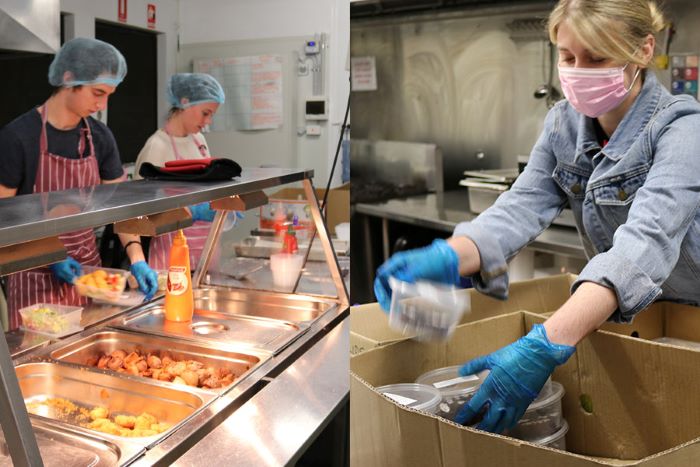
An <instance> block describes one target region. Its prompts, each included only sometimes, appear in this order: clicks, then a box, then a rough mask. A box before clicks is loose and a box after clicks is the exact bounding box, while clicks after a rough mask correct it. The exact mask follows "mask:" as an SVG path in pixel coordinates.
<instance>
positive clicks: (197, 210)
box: [189, 202, 216, 222]
mask: <svg viewBox="0 0 700 467" xmlns="http://www.w3.org/2000/svg"><path fill="white" fill-rule="evenodd" d="M189 209H190V213H191V214H192V220H193V221H194V222H197V221H205V222H211V221H213V220H214V215H216V211H214V210H213V209H212V208H210V207H209V203H207V202H205V203H199V204H193V205H192V206H190V207H189Z"/></svg>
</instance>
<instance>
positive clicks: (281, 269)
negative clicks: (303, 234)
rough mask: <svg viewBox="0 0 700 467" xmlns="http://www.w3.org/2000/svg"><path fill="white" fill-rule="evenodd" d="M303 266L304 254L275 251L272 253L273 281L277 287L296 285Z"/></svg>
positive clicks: (286, 287)
mask: <svg viewBox="0 0 700 467" xmlns="http://www.w3.org/2000/svg"><path fill="white" fill-rule="evenodd" d="M303 266H304V255H300V254H293V253H274V254H272V255H270V269H271V270H272V282H274V284H275V285H276V286H277V287H283V288H285V289H289V288H292V287H294V284H296V282H297V278H298V277H299V273H300V272H301V268H302V267H303Z"/></svg>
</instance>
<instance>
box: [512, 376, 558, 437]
mask: <svg viewBox="0 0 700 467" xmlns="http://www.w3.org/2000/svg"><path fill="white" fill-rule="evenodd" d="M545 389H546V387H545V388H543V391H541V392H540V395H539V396H538V397H537V399H535V400H534V401H533V402H532V404H530V406H529V407H528V408H527V410H526V411H525V414H524V415H523V417H522V418H521V419H520V421H519V422H518V424H517V425H516V426H515V427H514V428H512V429H511V430H510V431H509V432H508V435H509V436H512V437H513V438H518V439H522V440H524V441H532V442H535V441H536V440H539V439H542V438H546V437H548V436H551V435H553V434H555V433H557V432H558V431H559V430H560V429H561V427H562V426H563V425H564V423H565V422H564V418H563V416H562V411H561V399H562V397H564V386H562V385H561V384H559V383H557V382H556V381H552V383H551V390H549V391H546V390H545Z"/></svg>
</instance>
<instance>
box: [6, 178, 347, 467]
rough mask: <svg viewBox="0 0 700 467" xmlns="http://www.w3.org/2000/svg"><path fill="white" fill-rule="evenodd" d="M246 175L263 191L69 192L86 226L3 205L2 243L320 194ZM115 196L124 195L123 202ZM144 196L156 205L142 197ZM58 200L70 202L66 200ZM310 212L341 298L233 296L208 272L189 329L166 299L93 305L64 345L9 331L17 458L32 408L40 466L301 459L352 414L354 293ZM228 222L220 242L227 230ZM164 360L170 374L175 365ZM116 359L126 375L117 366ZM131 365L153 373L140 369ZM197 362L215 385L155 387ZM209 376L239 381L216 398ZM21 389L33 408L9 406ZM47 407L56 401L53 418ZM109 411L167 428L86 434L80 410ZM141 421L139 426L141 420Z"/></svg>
mask: <svg viewBox="0 0 700 467" xmlns="http://www.w3.org/2000/svg"><path fill="white" fill-rule="evenodd" d="M245 173H246V171H245V170H244V174H245ZM248 173H249V174H251V173H252V174H253V178H256V180H251V179H247V180H246V179H243V180H237V181H235V182H224V183H214V184H207V185H193V184H171V183H170V182H167V183H161V184H158V183H151V184H150V186H146V185H149V184H148V183H144V182H127V183H124V184H119V185H121V186H119V185H118V186H117V187H114V188H112V191H111V192H110V196H104V197H102V198H101V202H99V203H95V202H94V200H95V198H99V196H89V197H87V198H86V197H85V196H84V193H68V191H72V190H68V191H67V192H60V193H58V195H60V194H61V193H63V194H64V195H66V196H68V197H70V198H71V202H73V203H77V204H78V205H79V206H82V209H81V212H80V214H78V215H69V216H68V217H67V218H64V219H63V220H62V221H56V220H55V219H51V218H46V217H42V216H41V215H40V214H36V213H35V214H32V213H30V215H29V217H31V216H32V215H34V216H35V221H36V222H35V223H31V222H27V221H26V217H21V216H16V217H15V218H12V217H4V216H2V214H3V213H4V212H5V211H8V212H13V213H15V214H16V211H14V210H13V208H15V206H10V205H8V204H4V205H3V204H2V202H1V201H0V218H4V219H10V222H7V223H5V222H3V224H2V225H0V233H2V234H3V235H5V234H6V235H7V236H6V237H3V240H2V241H0V247H3V246H6V245H12V242H13V241H14V242H17V241H18V239H19V238H23V237H21V236H19V230H18V229H19V228H20V227H19V226H21V228H22V230H25V231H26V232H27V235H26V236H25V237H24V239H25V240H32V239H35V238H41V236H42V235H47V234H59V233H62V232H66V231H69V229H75V228H85V227H87V226H90V225H98V224H104V223H106V222H116V221H119V220H122V219H129V218H133V217H134V216H145V215H149V214H152V213H156V212H163V211H166V210H169V209H175V208H179V207H183V206H187V205H189V204H192V203H194V202H202V201H207V200H213V199H220V198H222V197H226V196H235V195H238V194H240V193H247V192H249V191H251V190H255V189H259V188H268V187H274V186H277V185H280V184H284V183H290V182H294V181H302V182H303V183H304V187H305V191H306V193H307V195H308V194H309V193H311V194H312V195H311V196H314V195H313V188H312V185H311V183H310V181H309V179H310V177H311V176H312V172H310V171H296V172H295V171H289V170H284V169H252V170H251V171H250V172H248ZM174 185H177V187H175V186H174ZM154 187H158V189H154ZM168 187H169V188H171V189H172V188H177V194H176V195H175V196H173V191H172V190H171V191H168V190H167V189H166V188H168ZM95 192H97V194H99V192H101V187H96V190H93V193H92V195H94V194H95ZM115 192H120V195H119V196H116V197H115V196H114V193H115ZM146 192H149V194H150V197H148V196H149V194H146ZM76 195H78V196H77V197H76ZM144 195H145V196H147V197H146V198H142V197H141V196H144ZM30 196H32V195H30ZM50 196H52V197H54V198H56V199H54V202H58V203H60V201H61V200H60V196H57V195H56V194H53V193H52V194H51V195H50ZM126 199H128V200H130V201H129V202H128V203H126V204H129V209H125V208H124V201H125V200H126ZM143 199H146V200H149V201H146V202H144V201H142V200H143ZM64 200H65V198H64ZM21 201H26V200H21ZM313 201H314V202H313V203H312V207H311V210H312V211H314V220H315V222H316V228H317V234H318V238H319V240H320V241H321V243H322V244H323V245H324V250H325V251H326V255H325V258H326V263H327V266H328V269H327V272H326V273H325V274H326V277H328V276H330V278H331V283H334V284H335V285H336V286H337V287H338V288H337V296H336V297H327V296H316V295H308V294H303V293H300V292H296V293H294V292H282V291H279V290H278V291H274V290H271V291H265V290H253V289H236V288H231V287H227V286H226V284H224V285H222V284H217V283H214V282H209V280H210V279H211V277H210V276H209V275H208V274H203V275H202V276H201V277H200V279H201V282H200V285H199V287H197V288H195V316H194V317H193V320H192V322H190V323H169V322H166V321H165V320H164V316H163V315H164V313H163V297H162V296H157V297H155V298H154V299H153V300H151V301H150V302H148V303H144V304H139V305H136V306H132V307H122V306H116V305H97V304H91V305H89V306H87V307H85V309H84V312H83V316H82V320H81V325H82V326H83V327H84V328H85V329H84V330H82V331H81V332H79V333H77V334H74V335H72V336H67V337H64V338H60V339H56V340H48V339H47V338H46V337H42V336H41V335H38V334H35V333H30V332H27V333H24V332H22V331H17V332H12V333H8V334H6V336H5V337H6V342H7V344H8V347H9V350H10V354H11V355H12V362H11V363H12V367H13V368H12V369H13V371H12V374H10V373H6V372H7V369H6V367H5V366H4V365H3V368H2V369H3V383H4V384H3V387H2V389H3V391H2V392H1V393H0V399H2V400H1V401H0V402H2V403H3V404H5V405H8V406H10V407H11V408H12V413H13V416H14V418H15V419H17V420H19V422H18V423H17V425H16V431H13V430H6V437H8V443H7V444H6V445H5V446H8V445H9V446H14V443H13V436H16V435H17V434H18V433H19V435H20V436H21V435H22V434H23V431H22V428H21V416H22V413H21V412H22V410H19V407H18V406H19V404H20V403H21V405H22V407H23V406H24V404H27V406H28V407H30V412H32V413H33V415H31V416H30V417H29V420H30V423H31V426H32V427H33V431H34V433H35V435H36V439H37V442H38V447H39V450H40V452H41V453H42V457H43V458H44V461H45V462H47V463H48V464H49V465H59V464H61V465H66V462H69V463H70V461H69V460H70V459H73V460H75V459H81V461H80V462H82V460H85V463H91V464H94V465H99V466H102V465H127V464H129V465H130V464H133V463H135V465H153V464H158V465H170V464H173V463H176V462H177V463H178V465H200V464H201V463H202V461H203V460H204V459H206V463H211V459H215V458H216V456H221V455H224V454H223V452H224V451H222V448H223V449H224V450H225V452H226V453H228V454H230V456H229V457H228V458H227V459H226V460H224V458H222V459H221V460H222V463H229V462H233V463H247V464H249V465H250V464H259V463H263V462H267V463H269V462H270V461H271V459H274V463H280V464H284V463H290V462H294V461H296V460H297V459H298V458H299V456H300V455H301V454H302V453H303V452H304V451H305V450H306V448H307V447H308V446H309V445H310V444H311V443H312V441H313V440H314V439H315V437H316V436H317V435H318V434H319V432H320V431H321V430H323V429H324V427H325V426H326V425H327V424H328V423H329V421H330V420H331V419H332V418H333V417H334V416H335V415H336V414H337V413H338V412H339V411H340V410H342V409H343V407H344V405H346V403H347V398H348V392H349V381H348V379H347V374H348V357H347V355H348V354H347V351H348V325H347V319H346V317H347V316H348V313H349V309H348V298H347V292H346V288H345V287H344V286H343V285H340V284H343V280H342V279H341V274H340V271H339V267H338V262H337V259H336V257H335V254H334V253H333V252H332V249H330V242H329V238H328V232H327V230H326V229H325V226H323V222H322V220H321V219H320V214H319V212H320V211H318V209H317V207H318V203H317V201H316V200H315V199H314V200H313ZM314 205H315V207H314ZM8 206H9V207H8ZM37 212H38V211H37ZM220 214H221V213H219V214H217V218H218V221H217V220H216V219H215V222H214V225H213V227H212V232H214V231H215V230H216V229H218V228H220V227H221V223H222V221H223V219H222V218H221V217H222V216H221V215H220ZM37 217H38V218H37ZM76 217H77V219H76ZM35 224H40V227H37V226H36V225H35ZM210 235H211V234H210ZM329 252H330V253H329ZM201 264H202V263H200V265H201ZM309 270H313V268H309ZM307 272H308V271H307ZM328 272H330V274H328ZM258 274H260V272H258ZM336 279H339V280H336ZM194 281H195V282H196V281H197V279H196V275H195V279H194ZM263 282H265V281H263ZM268 282H269V281H268ZM299 285H301V282H300V284H299ZM295 290H296V289H295ZM0 350H2V349H0ZM120 352H121V353H120ZM8 356H9V355H8ZM146 356H148V359H146ZM151 356H157V357H158V365H161V360H162V366H160V367H159V366H157V365H155V364H154V365H153V366H151ZM132 357H133V359H132V360H131V363H129V364H127V361H128V360H129V359H130V358H132ZM171 357H172V358H171ZM0 358H2V359H4V358H5V357H4V356H3V355H0ZM166 358H167V359H168V365H172V366H165V365H166V363H165V362H166ZM103 359H104V365H103ZM122 360H123V362H122ZM115 361H119V365H114V366H111V365H109V363H114V362H115ZM146 361H148V362H149V363H148V365H146ZM134 362H135V363H138V364H139V365H143V367H141V366H139V367H138V368H137V365H136V364H135V363H134ZM3 363H4V362H3ZM195 363H196V364H197V365H199V366H192V372H194V371H195V369H198V370H201V371H205V370H206V372H205V373H203V375H204V377H210V378H206V379H205V380H204V381H205V382H204V385H202V384H203V383H202V381H203V379H202V378H203V376H199V378H195V379H196V380H197V381H194V382H193V383H192V386H188V385H182V384H179V383H178V381H177V379H175V380H172V381H171V380H170V379H164V380H158V379H155V378H153V376H154V372H155V371H158V370H160V368H163V370H162V371H161V373H164V372H165V369H167V370H168V371H171V369H172V368H173V367H177V365H178V364H180V365H183V368H182V369H184V368H185V367H184V365H187V370H186V371H184V372H182V373H181V374H182V378H183V379H182V381H183V382H184V379H189V378H186V376H185V373H186V372H187V371H190V365H195ZM132 364H133V365H132ZM122 365H123V366H122ZM224 369H225V371H223V370H224ZM131 370H134V371H131ZM217 371H220V373H217ZM207 372H208V373H207ZM224 375H226V377H228V378H229V380H225V376H224ZM166 376H167V375H166ZM179 376H180V373H178V377H179ZM189 376H192V374H191V372H190V375H189ZM211 377H213V378H214V380H213V381H217V382H221V381H220V380H224V381H230V380H231V379H232V380H233V382H232V383H230V382H228V383H227V384H225V385H221V386H217V385H213V384H212V385H211V386H208V385H206V382H207V381H209V380H210V379H211ZM15 378H16V379H15ZM13 379H15V381H16V382H17V383H15V384H17V386H18V387H19V389H20V397H21V398H23V400H22V399H17V398H15V399H13V397H12V396H13V382H12V380H13ZM176 383H178V384H176ZM188 384H189V383H188ZM15 387H16V386H15ZM76 394H80V396H79V397H76ZM47 400H51V401H52V402H51V404H48V406H47V404H46V401H47ZM66 400H68V401H69V402H70V401H74V402H75V403H76V405H79V407H78V409H77V410H75V408H74V407H73V408H71V407H69V408H68V409H66V407H65V404H64V403H63V402H62V401H66ZM18 401H19V402H18ZM54 401H59V402H60V404H58V405H56V403H55V402H54ZM68 405H69V406H70V405H71V404H68ZM80 405H83V406H84V407H85V408H80ZM101 405H105V406H108V407H109V410H110V415H112V414H113V415H114V416H115V418H114V420H116V417H118V416H121V415H118V414H125V413H129V414H134V415H136V414H137V413H140V412H143V411H152V412H155V415H156V418H157V419H158V421H156V422H154V423H152V424H151V425H149V426H150V430H149V429H148V428H147V429H146V430H145V431H143V434H142V435H141V434H140V435H133V434H131V435H128V436H129V437H125V436H127V435H124V434H122V433H123V432H109V431H108V432H103V431H100V430H96V429H95V426H93V425H92V423H93V422H97V421H104V419H103V418H98V419H95V418H92V412H91V413H90V418H92V420H93V422H90V424H89V425H88V424H87V423H86V422H85V420H88V421H89V419H88V418H85V417H87V415H86V413H85V412H83V410H87V409H89V408H91V407H99V406H101ZM37 407H38V409H37ZM81 416H83V417H84V418H83V419H81V418H80V417H81ZM124 416H126V415H124ZM134 418H135V419H136V425H137V426H136V428H139V426H138V424H139V421H140V417H134ZM77 420H82V421H81V422H80V423H78V422H77ZM122 420H123V419H122ZM2 421H3V425H4V426H8V427H12V425H8V420H7V414H6V415H5V417H4V418H3V420H2ZM149 423H150V422H149ZM110 426H112V425H110ZM241 426H245V427H248V429H245V430H244V429H242V428H241ZM236 427H237V428H236ZM112 428H113V427H112ZM30 431H31V430H30ZM131 436H135V437H131ZM12 449H17V448H16V447H13V448H11V449H10V451H9V452H10V453H12ZM7 453H8V450H7V449H6V450H4V454H5V455H4V457H3V454H0V465H3V462H5V463H7V462H8V461H10V456H9V455H7ZM57 453H59V454H57ZM224 456H225V455H224ZM231 456H233V457H231ZM180 458H181V459H180ZM234 459H236V460H235V461H234ZM10 462H11V461H10ZM57 463H58V464H57Z"/></svg>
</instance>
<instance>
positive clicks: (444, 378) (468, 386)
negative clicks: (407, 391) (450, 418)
mask: <svg viewBox="0 0 700 467" xmlns="http://www.w3.org/2000/svg"><path fill="white" fill-rule="evenodd" d="M460 368H461V365H455V366H447V367H444V368H438V369H436V370H431V371H428V372H427V373H423V374H422V375H420V376H419V377H418V379H416V383H418V384H427V385H429V386H432V387H434V388H436V389H438V390H439V391H440V392H441V393H442V394H443V395H444V396H457V395H466V394H471V393H473V392H476V390H477V389H479V386H481V383H483V382H484V380H485V379H486V377H487V376H488V375H489V371H488V370H485V371H482V372H481V373H479V374H478V375H467V376H460V375H459V369H460Z"/></svg>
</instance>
